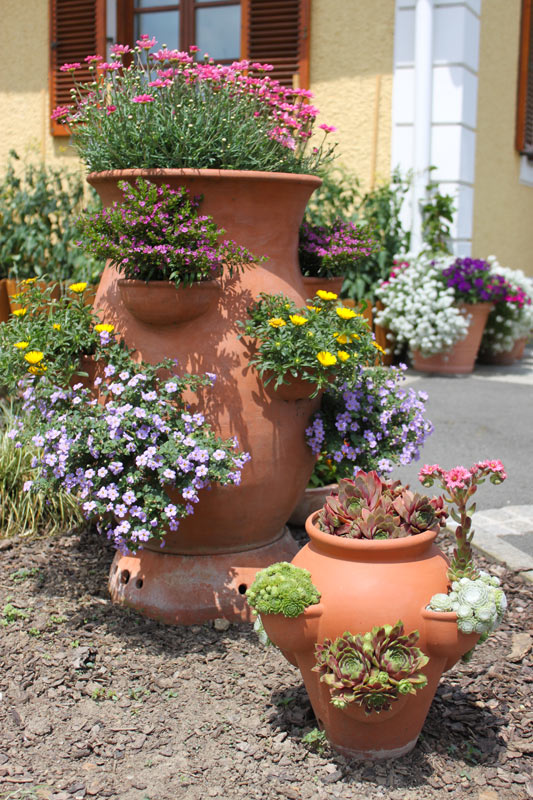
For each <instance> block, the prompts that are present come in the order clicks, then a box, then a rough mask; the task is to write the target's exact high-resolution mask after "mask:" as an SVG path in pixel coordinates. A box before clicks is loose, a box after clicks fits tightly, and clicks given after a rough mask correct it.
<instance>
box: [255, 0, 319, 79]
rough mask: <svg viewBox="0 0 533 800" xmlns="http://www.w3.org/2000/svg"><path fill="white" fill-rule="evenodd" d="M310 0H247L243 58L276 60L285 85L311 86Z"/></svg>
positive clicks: (278, 76) (276, 75)
mask: <svg viewBox="0 0 533 800" xmlns="http://www.w3.org/2000/svg"><path fill="white" fill-rule="evenodd" d="M310 5H311V2H310V0H243V2H242V29H243V42H242V45H243V58H248V59H250V61H260V62H262V63H267V64H272V66H273V67H274V71H273V72H271V73H270V75H271V76H272V77H274V78H276V79H277V80H278V81H280V82H281V83H282V84H283V85H284V86H296V87H298V88H301V89H307V88H308V87H309V20H310Z"/></svg>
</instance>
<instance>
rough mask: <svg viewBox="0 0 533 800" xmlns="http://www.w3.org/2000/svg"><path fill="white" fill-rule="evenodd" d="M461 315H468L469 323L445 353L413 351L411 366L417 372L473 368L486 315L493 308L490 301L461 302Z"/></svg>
mask: <svg viewBox="0 0 533 800" xmlns="http://www.w3.org/2000/svg"><path fill="white" fill-rule="evenodd" d="M459 308H460V310H461V313H462V314H463V315H467V314H468V315H470V317H471V319H470V325H469V328H468V331H467V334H466V336H465V338H464V339H461V340H460V341H459V342H456V343H455V344H454V346H453V347H452V348H451V350H449V351H447V352H446V353H436V354H435V355H433V356H427V357H424V356H423V355H422V354H421V353H420V351H419V350H415V351H414V352H413V356H412V361H413V368H414V369H416V370H418V371H419V372H435V373H439V374H442V375H453V374H459V375H464V374H467V373H470V372H472V371H473V369H474V364H475V362H476V358H477V354H478V350H479V346H480V344H481V338H482V336H483V331H484V330H485V324H486V322H487V317H488V316H489V314H490V312H491V311H492V309H493V305H492V303H473V304H468V303H463V304H462V305H461V306H460V307H459Z"/></svg>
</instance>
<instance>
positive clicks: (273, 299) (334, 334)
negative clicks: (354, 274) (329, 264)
mask: <svg viewBox="0 0 533 800" xmlns="http://www.w3.org/2000/svg"><path fill="white" fill-rule="evenodd" d="M336 300H337V295H336V294H334V293H333V292H322V291H319V292H318V294H317V295H316V296H315V297H314V299H313V301H312V305H308V306H305V307H304V308H298V307H297V306H296V305H295V304H294V303H293V301H292V300H289V298H287V297H285V296H284V295H282V294H278V295H268V294H265V293H264V292H263V293H261V294H260V299H259V300H258V301H257V302H256V303H255V305H253V306H251V307H250V308H248V313H249V315H250V318H249V319H248V320H246V321H245V322H239V323H238V324H239V326H240V328H241V330H242V334H241V336H244V337H249V338H250V340H251V343H252V348H254V347H255V344H256V342H257V349H253V350H252V355H251V358H250V363H251V364H252V365H253V366H255V367H256V368H257V370H258V372H259V374H260V376H261V378H262V379H263V380H264V383H265V384H268V383H270V382H271V381H273V382H274V388H277V387H278V386H280V385H281V384H282V383H287V382H288V378H290V377H291V376H292V377H297V378H301V379H303V380H305V381H309V382H310V383H312V384H314V385H315V388H314V391H313V393H312V394H310V396H311V397H315V396H316V395H317V393H318V391H319V390H320V389H321V388H323V387H325V386H328V385H329V384H330V383H331V381H332V380H333V379H334V380H335V381H339V382H340V383H342V382H344V381H347V382H348V383H350V382H351V381H352V379H353V376H354V374H355V373H356V371H357V369H358V363H360V362H362V363H365V362H368V361H374V360H375V358H376V348H377V349H378V350H379V349H380V348H379V346H378V345H377V344H375V343H374V342H373V341H372V335H371V333H370V330H369V328H368V325H367V324H366V322H365V320H364V318H363V316H362V315H361V314H357V313H356V312H355V311H353V310H352V309H349V308H346V307H345V306H341V305H337V303H336V302H335V301H336Z"/></svg>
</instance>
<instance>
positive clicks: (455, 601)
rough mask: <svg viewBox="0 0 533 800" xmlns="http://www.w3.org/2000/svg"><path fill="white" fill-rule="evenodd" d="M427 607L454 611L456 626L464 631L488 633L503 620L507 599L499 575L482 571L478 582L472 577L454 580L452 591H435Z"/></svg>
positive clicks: (434, 609)
mask: <svg viewBox="0 0 533 800" xmlns="http://www.w3.org/2000/svg"><path fill="white" fill-rule="evenodd" d="M428 608H429V609H431V610H432V611H455V612H456V614H457V627H458V628H459V630H460V631H462V632H463V633H481V634H484V633H485V634H488V633H491V632H492V631H494V630H496V628H497V627H498V625H499V624H500V622H501V621H502V619H503V615H504V613H505V609H506V608H507V598H506V597H505V592H504V591H503V589H501V588H500V581H499V579H498V578H496V577H495V576H493V575H489V574H488V572H480V573H479V578H477V579H476V580H475V581H473V580H471V579H470V578H461V580H460V581H454V582H453V583H452V591H451V592H450V594H434V595H433V597H432V598H431V600H430V601H429V605H428Z"/></svg>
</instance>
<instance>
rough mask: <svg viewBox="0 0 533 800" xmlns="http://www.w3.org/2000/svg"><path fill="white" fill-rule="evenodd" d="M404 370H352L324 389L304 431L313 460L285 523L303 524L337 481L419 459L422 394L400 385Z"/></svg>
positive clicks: (424, 427) (423, 432)
mask: <svg viewBox="0 0 533 800" xmlns="http://www.w3.org/2000/svg"><path fill="white" fill-rule="evenodd" d="M406 370H407V367H406V366H405V364H400V366H399V367H363V366H358V367H357V370H356V372H355V373H354V375H353V376H352V379H351V382H345V383H342V384H338V385H335V386H332V387H328V388H327V390H326V392H325V393H324V394H323V395H322V400H321V405H320V410H319V411H317V413H316V414H315V415H314V417H313V421H312V424H311V425H310V426H309V427H308V428H307V430H306V436H307V443H308V444H309V446H310V447H311V449H312V450H313V453H314V454H315V456H316V457H317V461H316V464H315V468H314V470H313V474H312V475H311V478H310V481H309V486H308V488H307V489H306V490H305V492H304V494H303V495H302V497H301V499H300V501H299V503H298V505H297V506H296V508H295V509H294V511H293V512H292V514H291V517H290V519H289V522H291V523H292V524H294V525H304V524H305V521H306V519H307V517H308V516H309V514H311V513H313V512H314V511H318V510H319V509H320V508H322V506H323V505H324V502H325V499H326V497H327V496H328V495H329V494H331V493H332V492H333V491H336V488H337V487H336V483H337V481H338V480H339V479H340V478H351V477H353V476H354V474H355V473H357V472H358V471H359V470H364V471H365V472H368V471H370V470H377V471H378V472H379V473H380V474H388V473H390V472H392V470H393V468H394V465H397V464H402V465H404V464H409V463H411V461H417V460H418V459H419V457H420V448H421V447H422V445H423V444H424V442H425V440H426V438H427V437H428V436H429V435H430V434H431V432H432V431H433V426H432V424H431V422H430V421H429V420H428V419H426V417H425V416H424V412H425V402H426V400H427V399H428V396H427V394H426V393H425V392H417V391H416V390H415V389H413V388H412V387H410V388H409V389H403V388H402V387H401V383H402V381H404V380H405V371H406ZM306 512H307V513H306Z"/></svg>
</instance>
